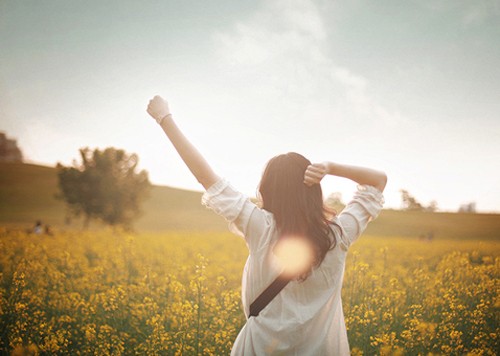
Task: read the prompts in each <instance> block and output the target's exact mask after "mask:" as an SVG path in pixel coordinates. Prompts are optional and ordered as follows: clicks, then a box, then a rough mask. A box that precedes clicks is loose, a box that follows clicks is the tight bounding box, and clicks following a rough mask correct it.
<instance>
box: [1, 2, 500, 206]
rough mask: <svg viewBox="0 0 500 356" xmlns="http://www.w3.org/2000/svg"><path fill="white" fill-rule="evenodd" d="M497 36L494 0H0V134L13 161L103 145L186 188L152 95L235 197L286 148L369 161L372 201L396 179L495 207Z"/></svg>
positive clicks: (389, 194)
mask: <svg viewBox="0 0 500 356" xmlns="http://www.w3.org/2000/svg"><path fill="white" fill-rule="evenodd" d="M499 38H500V0H477V1H468V0H419V1H416V0H415V1H404V2H402V1H396V0H381V1H370V0H343V1H341V0H339V1H326V0H318V1H313V0H303V1H295V0H268V1H250V0H238V1H231V0H214V1H202V0H199V1H193V0H188V1H157V0H156V1H132V0H108V1H95V0H86V1H80V0H45V1H38V0H23V1H17V0H0V131H3V132H5V133H6V134H7V135H8V136H9V137H10V138H15V139H17V141H18V144H19V146H20V147H21V149H22V151H23V154H24V157H25V159H26V160H27V161H29V162H35V163H40V164H44V165H52V166H53V165H55V164H56V163H57V162H61V163H63V164H66V165H69V164H71V163H72V161H73V160H74V159H77V158H78V150H79V149H80V148H82V147H90V148H101V149H103V148H106V147H110V146H113V147H116V148H122V149H125V150H126V151H127V152H129V153H137V154H138V155H139V159H140V168H141V169H145V170H147V171H148V172H149V176H150V180H151V181H152V182H153V183H154V184H158V185H168V186H174V187H179V188H186V189H192V190H201V189H202V187H201V186H200V185H199V184H198V183H197V182H196V180H195V179H194V178H193V177H192V176H191V175H190V173H189V171H188V169H187V168H186V167H185V166H184V165H183V163H182V161H181V160H180V159H179V158H178V157H177V154H176V153H175V151H174V149H173V147H172V146H171V144H170V142H168V140H167V139H166V137H165V135H164V133H163V132H162V130H161V129H160V128H159V127H158V125H157V124H156V123H155V122H154V120H153V119H152V118H151V117H149V116H148V115H147V113H146V111H145V110H146V107H147V104H148V101H149V99H151V98H152V97H153V96H154V95H157V94H158V95H161V96H163V97H164V98H166V99H167V100H168V102H169V105H170V108H171V111H172V114H173V116H174V118H175V120H176V122H177V124H178V125H179V126H180V127H181V129H182V130H183V131H184V133H185V134H186V135H187V136H188V137H189V139H190V140H191V141H192V142H193V143H194V144H195V145H196V146H197V147H198V149H199V150H200V151H201V152H202V153H203V155H204V156H205V157H206V158H207V160H208V161H209V163H210V164H211V165H212V166H213V167H214V169H215V171H216V173H218V174H219V175H221V176H224V177H226V178H227V179H228V180H230V181H231V182H232V184H233V185H234V186H235V187H236V188H238V189H240V190H241V191H243V192H244V193H246V194H248V195H249V196H254V195H255V192H256V189H257V186H258V182H259V180H260V176H261V174H262V171H263V168H264V166H265V164H266V162H267V161H268V160H269V159H270V158H271V157H273V156H275V155H277V154H280V153H285V152H289V151H294V152H299V153H301V154H303V155H304V156H306V157H307V158H309V159H310V160H311V161H313V162H322V161H334V162H338V163H346V164H353V165H360V166H368V167H372V168H376V169H380V170H383V171H385V172H386V173H387V175H388V178H389V181H388V185H387V187H386V190H385V200H386V205H385V206H386V207H388V208H399V207H400V206H401V198H400V190H401V189H405V190H407V191H409V192H410V194H411V195H413V196H414V197H415V198H416V199H417V200H418V201H419V202H420V203H422V204H423V205H428V204H430V202H431V201H432V200H435V201H436V202H437V205H438V208H439V210H441V211H456V210H457V209H458V208H459V206H460V205H461V204H465V203H469V202H475V203H476V207H477V209H478V211H482V212H500V164H499V162H500V41H499ZM322 186H323V190H324V194H325V196H326V195H328V194H329V193H332V192H341V193H342V198H343V200H344V201H345V202H347V201H349V199H350V197H351V195H352V194H353V192H354V191H355V189H356V184H354V183H352V182H350V181H347V180H345V179H341V178H336V177H327V178H325V179H324V181H323V183H322Z"/></svg>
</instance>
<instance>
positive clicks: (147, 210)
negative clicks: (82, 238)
mask: <svg viewBox="0 0 500 356" xmlns="http://www.w3.org/2000/svg"><path fill="white" fill-rule="evenodd" d="M57 193H58V186H57V171H56V169H55V168H52V167H45V166H37V165H31V164H21V163H0V226H1V225H3V226H10V227H24V228H26V227H30V226H32V225H33V224H34V223H35V221H36V220H39V219H40V220H42V222H43V223H44V224H49V225H51V226H54V227H68V226H67V225H66V222H65V218H66V216H67V213H66V208H65V205H64V202H63V201H61V200H58V199H56V195H57ZM200 202H201V193H199V192H192V191H188V190H181V189H174V188H170V187H161V186H154V187H153V189H152V190H151V193H150V196H149V198H148V199H147V200H146V201H145V202H144V205H143V207H142V210H143V214H142V216H141V217H140V218H139V219H138V220H137V221H136V222H135V224H134V227H135V228H136V229H137V230H139V231H164V230H191V229H195V230H213V231H220V230H225V229H226V226H227V224H226V223H225V222H224V220H223V219H220V218H218V217H217V216H214V214H213V213H212V212H211V211H209V210H208V209H207V208H205V207H204V206H202V205H201V203H200ZM81 226H82V222H81V221H79V220H75V219H72V222H71V225H70V226H69V227H74V228H80V227H81ZM94 226H95V224H94Z"/></svg>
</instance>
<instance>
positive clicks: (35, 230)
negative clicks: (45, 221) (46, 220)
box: [33, 220, 43, 235]
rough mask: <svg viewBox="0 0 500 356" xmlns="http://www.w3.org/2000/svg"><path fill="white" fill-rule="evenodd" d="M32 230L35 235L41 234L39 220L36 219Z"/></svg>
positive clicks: (41, 227) (41, 228)
mask: <svg viewBox="0 0 500 356" xmlns="http://www.w3.org/2000/svg"><path fill="white" fill-rule="evenodd" d="M33 232H34V233H35V234H36V235H40V234H42V232H43V226H42V222H41V221H40V220H37V221H36V223H35V227H34V228H33Z"/></svg>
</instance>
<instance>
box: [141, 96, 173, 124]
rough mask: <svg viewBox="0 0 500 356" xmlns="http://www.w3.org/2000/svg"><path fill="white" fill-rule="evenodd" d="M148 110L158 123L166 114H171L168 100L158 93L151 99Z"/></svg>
mask: <svg viewBox="0 0 500 356" xmlns="http://www.w3.org/2000/svg"><path fill="white" fill-rule="evenodd" d="M147 111H148V114H149V115H151V116H152V117H153V119H155V120H156V121H157V122H158V123H161V120H162V119H163V118H164V117H165V116H168V115H170V109H169V108H168V103H167V101H166V100H165V99H163V98H162V97H161V96H158V95H156V96H155V97H154V98H153V99H151V100H150V101H149V105H148V109H147Z"/></svg>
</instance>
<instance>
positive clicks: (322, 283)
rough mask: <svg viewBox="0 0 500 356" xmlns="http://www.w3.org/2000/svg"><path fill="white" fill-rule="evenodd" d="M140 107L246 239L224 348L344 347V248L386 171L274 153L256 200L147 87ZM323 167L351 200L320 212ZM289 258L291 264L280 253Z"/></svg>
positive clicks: (372, 211) (328, 351)
mask: <svg viewBox="0 0 500 356" xmlns="http://www.w3.org/2000/svg"><path fill="white" fill-rule="evenodd" d="M147 111H148V113H149V114H150V115H151V116H152V117H153V118H155V119H156V121H157V122H158V123H159V124H160V126H161V127H162V128H163V130H164V132H165V133H166V134H167V136H168V138H169V139H170V141H171V142H172V144H173V145H174V147H175V149H176V150H177V152H178V153H179V155H180V156H181V158H182V159H183V161H184V162H185V163H186V165H187V166H188V168H189V169H190V170H191V172H192V173H193V175H194V176H195V177H196V179H197V180H198V182H200V183H201V184H202V185H203V187H204V188H205V190H206V192H205V193H204V195H203V197H202V202H203V204H204V205H206V206H207V207H209V208H211V209H212V210H214V211H215V212H216V213H217V214H219V215H221V216H223V217H224V218H225V219H226V220H227V221H228V222H229V226H230V229H231V230H232V231H233V232H235V233H237V234H239V235H241V236H243V237H244V239H245V242H246V244H247V246H248V249H249V252H250V254H249V257H248V260H247V262H246V265H245V269H244V271H243V281H242V301H243V307H244V312H245V315H246V317H247V322H246V324H245V326H244V327H243V329H242V330H241V331H240V333H239V335H238V337H237V339H236V341H235V343H234V345H233V349H232V355H244V354H245V355H270V354H282V355H348V354H349V344H348V340H347V333H346V328H345V323H344V316H343V312H342V302H341V298H340V293H341V287H342V278H343V273H344V266H345V259H346V254H347V250H348V248H349V246H350V245H351V244H352V243H353V242H354V241H355V240H356V239H357V238H358V237H359V235H360V234H361V233H362V232H363V230H364V229H365V228H366V226H367V224H368V222H369V221H370V220H371V219H373V218H375V217H377V216H378V214H379V212H380V210H381V208H382V203H383V196H382V192H383V190H384V188H385V185H386V182H387V177H386V175H385V174H384V173H382V172H379V171H375V170H372V169H368V168H362V167H354V166H347V165H342V164H337V163H332V162H326V163H315V164H311V162H309V161H308V160H307V159H306V158H304V157H303V156H301V155H299V154H296V153H287V154H284V155H279V156H276V157H274V158H273V159H271V160H270V161H269V163H268V164H267V166H266V169H265V171H264V174H263V176H262V180H261V182H260V186H259V193H260V195H261V199H262V208H259V207H258V206H257V205H255V204H254V203H252V202H251V201H250V200H249V199H247V198H246V197H245V196H244V195H242V194H241V193H239V192H238V191H237V190H235V189H234V188H233V187H232V186H231V185H230V184H229V183H228V182H227V181H226V180H225V179H221V178H219V177H218V176H217V175H216V174H215V173H214V171H213V170H212V168H211V167H210V166H209V164H208V163H207V162H206V161H205V159H204V158H203V157H202V155H201V154H200V153H199V152H198V151H197V150H196V148H195V147H194V146H193V145H192V144H191V143H190V142H189V141H188V140H187V139H186V137H185V136H184V135H183V133H182V132H181V131H180V130H179V128H178V127H177V126H176V124H175V122H174V120H173V118H172V115H171V113H170V110H169V107H168V104H167V102H166V101H165V100H164V99H162V98H161V97H159V96H155V97H154V98H153V99H152V100H151V101H150V102H149V106H148V109H147ZM326 175H334V176H338V177H344V178H348V179H350V180H352V181H354V182H356V183H358V184H359V187H358V191H357V193H356V194H355V196H354V198H353V199H352V201H351V202H350V203H349V204H348V205H347V206H346V207H345V209H344V210H343V211H342V212H341V214H340V215H339V216H338V217H333V218H332V219H331V220H330V221H329V220H327V219H326V218H325V216H326V214H325V213H326V211H325V209H324V207H323V201H322V192H321V186H320V182H321V180H322V179H323V178H324V177H325V176H326ZM288 242H295V243H288ZM288 246H292V247H288ZM297 261H299V262H301V264H299V265H292V264H290V263H289V262H297ZM283 275H286V276H287V278H288V279H291V282H290V283H288V284H287V285H286V286H285V287H284V288H283V289H282V290H281V291H280V292H279V293H278V294H277V295H276V296H274V298H272V300H271V301H270V302H269V304H267V305H265V306H264V307H263V309H262V310H261V311H260V313H257V314H258V315H256V314H255V313H253V314H252V316H250V317H249V315H250V305H251V304H252V302H253V301H255V299H257V298H258V297H259V295H261V293H262V292H263V291H264V290H265V289H266V288H267V287H268V286H269V285H271V283H273V281H274V280H276V279H277V278H279V277H280V276H283ZM253 315H256V316H253Z"/></svg>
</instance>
